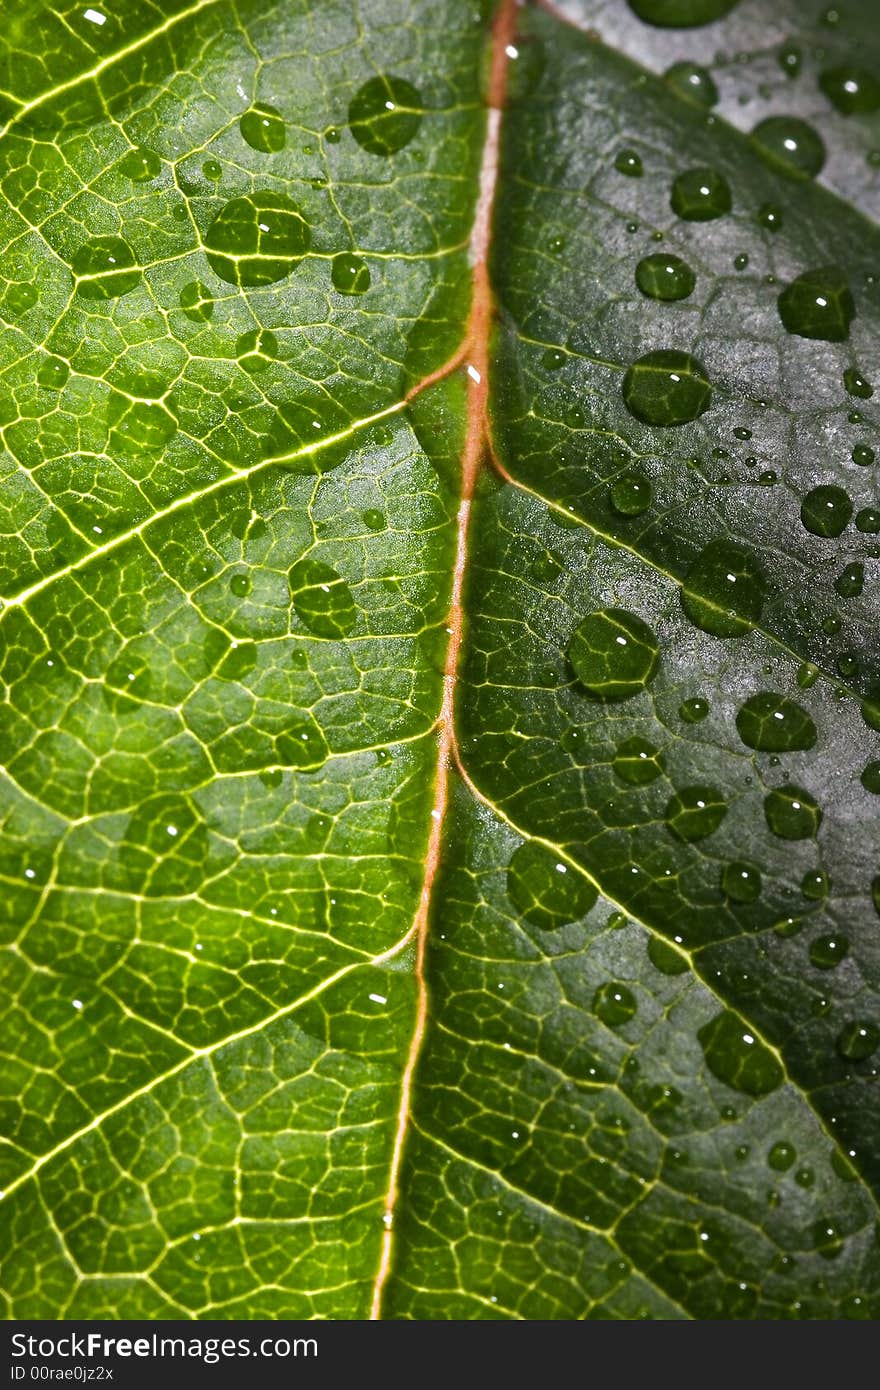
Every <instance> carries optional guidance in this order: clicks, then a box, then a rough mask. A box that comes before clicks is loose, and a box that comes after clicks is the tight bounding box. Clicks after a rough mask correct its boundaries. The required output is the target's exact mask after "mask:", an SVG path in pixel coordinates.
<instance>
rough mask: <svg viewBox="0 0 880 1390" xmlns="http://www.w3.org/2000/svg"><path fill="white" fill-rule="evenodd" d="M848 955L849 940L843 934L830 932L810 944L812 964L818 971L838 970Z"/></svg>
mask: <svg viewBox="0 0 880 1390" xmlns="http://www.w3.org/2000/svg"><path fill="white" fill-rule="evenodd" d="M848 953H849V940H848V939H847V937H845V936H844V935H843V933H842V932H835V933H833V934H832V933H831V932H829V933H827V934H826V935H825V936H817V937H816V939H815V941H812V942H810V963H811V964H812V965H815V967H816V969H817V970H836V969H837V967H838V965H839V964H840V962H841V961H842V960H844V959H845V958H846V956H847V955H848Z"/></svg>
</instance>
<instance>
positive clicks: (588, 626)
mask: <svg viewBox="0 0 880 1390" xmlns="http://www.w3.org/2000/svg"><path fill="white" fill-rule="evenodd" d="M567 654H568V659H569V661H570V662H571V665H572V668H573V669H574V673H575V675H576V676H577V677H578V679H579V680H580V682H581V684H582V685H584V686H585V687H586V689H587V690H588V691H589V692H590V694H591V695H595V696H596V697H597V698H598V699H601V700H627V699H629V698H630V696H632V695H638V694H639V692H640V691H642V690H643V689H644V688H645V686H646V685H647V684H648V683H649V682H650V681H652V680H653V679H654V676H655V675H656V673H657V666H658V663H659V660H660V647H659V644H658V642H657V638H656V637H655V636H654V633H653V632H652V631H651V629H650V628H649V627H648V625H647V623H645V622H643V621H642V619H641V618H638V617H636V615H635V614H634V613H628V612H626V610H625V609H623V608H602V609H599V610H598V611H597V612H595V613H589V614H588V615H587V617H585V618H584V619H582V621H581V622H580V624H579V625H578V627H577V629H576V630H575V633H574V636H573V637H572V639H571V641H570V642H569V644H568V653H567Z"/></svg>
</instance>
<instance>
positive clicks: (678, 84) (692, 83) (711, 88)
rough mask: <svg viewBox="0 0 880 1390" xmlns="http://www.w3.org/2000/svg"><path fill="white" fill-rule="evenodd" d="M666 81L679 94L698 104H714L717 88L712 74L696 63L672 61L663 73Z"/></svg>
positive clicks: (716, 97) (716, 98)
mask: <svg viewBox="0 0 880 1390" xmlns="http://www.w3.org/2000/svg"><path fill="white" fill-rule="evenodd" d="M665 77H666V81H667V82H668V83H669V85H670V87H672V88H673V89H674V90H675V91H676V92H678V94H679V96H682V97H687V98H688V100H689V101H695V102H697V103H698V104H699V105H700V106H714V105H715V103H716V102H717V100H718V88H717V87H716V86H715V83H714V81H713V79H712V74H711V73H710V72H707V71H706V69H705V68H701V67H700V66H699V64H698V63H687V62H683V63H673V64H672V67H671V68H667V70H666V73H665Z"/></svg>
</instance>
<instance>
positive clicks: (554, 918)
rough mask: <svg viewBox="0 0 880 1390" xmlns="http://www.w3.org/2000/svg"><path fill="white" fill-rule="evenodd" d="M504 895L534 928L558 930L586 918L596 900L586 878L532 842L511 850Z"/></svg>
mask: <svg viewBox="0 0 880 1390" xmlns="http://www.w3.org/2000/svg"><path fill="white" fill-rule="evenodd" d="M507 895H508V897H509V898H510V901H511V902H512V903H513V904H514V906H515V907H516V909H517V911H518V912H519V913H520V914H521V915H522V916H523V917H524V918H525V919H526V921H527V922H530V923H531V924H532V926H533V927H540V928H541V929H542V930H544V931H557V930H558V929H559V928H560V927H564V926H567V925H568V924H569V923H570V922H577V921H579V920H580V919H581V918H582V917H585V916H586V915H587V913H588V912H589V911H590V908H591V907H592V906H593V904H594V903H595V901H596V898H597V897H598V892H597V890H596V888H595V887H594V886H593V884H592V883H591V882H590V880H589V879H587V878H585V877H584V875H583V874H581V873H578V871H577V869H575V868H574V867H573V866H572V865H571V864H562V863H560V861H559V859H558V857H557V856H556V855H554V854H552V853H551V852H550V850H548V849H546V848H545V847H544V846H543V845H540V844H537V843H536V842H535V841H533V840H527V841H526V842H525V844H522V845H520V846H519V848H518V849H516V850H514V853H513V855H512V857H511V860H510V863H509V865H508V867H507Z"/></svg>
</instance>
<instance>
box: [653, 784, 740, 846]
mask: <svg viewBox="0 0 880 1390" xmlns="http://www.w3.org/2000/svg"><path fill="white" fill-rule="evenodd" d="M726 815H727V802H726V801H725V800H724V798H723V796H722V795H721V793H720V792H719V791H718V790H717V789H716V788H715V787H704V786H693V787H682V788H681V789H680V790H679V791H677V792H676V793H675V795H674V796H671V797H670V798H669V800H668V802H667V803H666V827H667V829H668V830H669V831H670V832H671V833H672V834H673V835H674V836H675V837H676V839H678V840H685V841H691V840H705V839H706V837H707V836H709V835H713V834H714V833H715V831H716V830H717V829H718V827H719V825H720V824H721V822H722V821H723V820H724V817H725V816H726Z"/></svg>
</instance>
